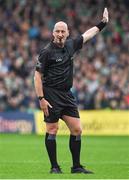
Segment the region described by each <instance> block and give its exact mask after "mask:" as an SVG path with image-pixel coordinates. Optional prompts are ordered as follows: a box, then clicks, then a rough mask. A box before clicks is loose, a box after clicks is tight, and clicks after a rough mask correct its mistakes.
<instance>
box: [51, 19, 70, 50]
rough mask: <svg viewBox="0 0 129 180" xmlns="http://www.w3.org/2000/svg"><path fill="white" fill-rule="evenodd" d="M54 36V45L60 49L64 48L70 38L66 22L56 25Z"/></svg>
mask: <svg viewBox="0 0 129 180" xmlns="http://www.w3.org/2000/svg"><path fill="white" fill-rule="evenodd" d="M53 36H54V43H56V44H57V45H58V46H60V47H63V46H64V43H65V41H66V39H67V37H68V36H69V31H68V27H67V24H66V23H64V22H58V23H56V24H55V26H54V30H53Z"/></svg>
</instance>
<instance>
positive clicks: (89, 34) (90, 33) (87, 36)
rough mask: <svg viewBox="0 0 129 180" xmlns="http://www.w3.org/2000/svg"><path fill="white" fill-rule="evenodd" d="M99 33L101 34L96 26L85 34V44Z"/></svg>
mask: <svg viewBox="0 0 129 180" xmlns="http://www.w3.org/2000/svg"><path fill="white" fill-rule="evenodd" d="M97 33H99V28H98V27H97V26H94V27H93V28H91V29H89V30H87V31H86V32H85V33H83V34H82V36H83V43H85V42H86V41H88V40H89V39H91V38H93V37H94V36H95V35H96V34H97Z"/></svg>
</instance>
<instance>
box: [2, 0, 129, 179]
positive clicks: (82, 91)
mask: <svg viewBox="0 0 129 180" xmlns="http://www.w3.org/2000/svg"><path fill="white" fill-rule="evenodd" d="M105 6H107V8H108V10H109V16H110V21H109V24H108V25H107V27H106V28H105V29H104V30H103V32H101V33H100V34H99V35H97V36H96V37H95V38H93V39H92V40H90V41H89V42H88V43H86V44H85V45H84V46H83V49H82V50H81V52H79V54H76V58H75V62H74V83H73V88H72V91H73V93H74V95H75V97H76V100H77V103H78V107H79V110H80V114H81V119H82V124H83V134H84V135H85V134H88V135H102V136H103V135H110V136H111V135H119V136H121V135H122V136H123V138H124V135H129V13H128V9H129V1H128V0H122V1H121V0H116V1H110V0H76V1H75V0H0V152H1V153H0V154H1V155H3V156H5V157H7V154H8V153H9V152H6V151H5V149H6V148H7V147H6V146H7V144H8V142H11V140H12V138H14V137H15V136H16V139H17V141H18V143H20V139H19V138H21V137H20V136H18V137H19V138H18V137H17V135H12V136H11V135H10V134H9V136H8V135H5V134H6V133H16V134H17V133H20V134H32V133H34V134H35V133H36V134H44V128H45V127H44V124H43V122H42V119H43V115H42V112H41V111H39V103H38V100H37V98H36V94H35V90H34V83H33V75H34V69H35V64H36V60H37V56H38V53H39V49H40V47H41V46H45V45H46V44H47V43H48V42H49V40H50V39H51V37H52V34H51V32H52V29H53V26H54V24H55V23H56V22H57V21H59V20H63V21H65V22H66V23H68V26H69V29H70V35H71V37H75V36H77V35H78V34H81V33H83V32H84V31H85V30H87V29H89V28H90V27H92V26H94V25H96V24H97V23H98V22H99V21H100V20H101V18H102V13H103V9H104V7H105ZM59 134H62V135H65V134H68V132H67V130H66V127H65V126H64V124H63V122H61V124H60V130H59ZM22 137H24V136H22ZM27 137H28V136H26V138H27ZM33 137H35V136H33V135H32V139H33ZM26 138H23V139H24V141H26ZM35 138H36V137H35ZM39 138H40V137H39ZM98 138H99V137H98ZM116 138H117V136H116ZM123 138H122V137H121V138H120V139H121V142H122V141H123V142H125V143H127V142H128V141H126V140H128V136H127V137H126V138H125V139H126V140H125V141H124V139H123ZM118 139H119V137H118ZM118 139H117V140H118ZM27 140H28V142H29V141H30V139H29V137H28V138H27ZM114 141H116V139H114ZM6 142H7V144H6ZM21 142H22V143H23V140H21ZM89 142H90V141H89ZM94 142H96V143H97V142H98V141H97V138H96V139H95V141H93V143H94ZM102 142H104V141H102ZM116 142H118V141H116ZM14 144H15V143H14ZM39 144H40V143H39ZM127 144H128V143H127ZM15 145H16V144H15ZM101 145H102V146H103V145H104V144H101ZM117 145H118V144H117ZM24 146H26V143H25V145H24ZM122 146H123V148H124V147H125V148H126V146H124V144H123V145H122ZM115 147H116V149H117V148H119V146H115ZM8 148H9V149H11V147H10V146H8ZM12 148H14V147H12ZM91 151H92V150H91ZM96 151H97V150H96ZM4 153H5V154H4ZM19 153H21V152H19ZM3 156H1V157H3ZM14 156H15V155H14ZM32 156H33V153H32ZM109 156H110V155H109ZM118 157H119V155H118ZM16 159H17V156H16ZM123 161H124V157H122V162H123ZM2 162H4V161H3V159H1V165H0V169H1V171H0V178H6V177H7V178H10V177H13V178H14V177H15V175H14V176H13V175H12V176H11V172H10V171H9V172H10V173H9V174H8V176H6V175H5V174H6V173H7V172H6V168H7V167H6V166H4V164H2ZM7 162H9V159H8V161H7ZM7 164H8V163H6V165H7ZM109 164H110V163H109ZM118 164H119V163H118ZM126 165H127V164H126ZM9 168H11V167H8V169H9ZM14 169H15V168H14ZM16 169H17V168H16ZM37 172H38V170H37ZM102 172H103V171H102ZM128 172H129V171H128ZM15 173H16V172H15ZM15 173H14V174H15ZM104 173H105V172H103V174H104ZM23 174H24V173H23ZM20 177H22V176H21V175H19V174H17V176H16V178H20ZM28 177H31V176H28ZM33 177H37V178H38V176H35V175H34V174H33V176H32V178H33ZM77 177H78V176H77ZM102 177H103V178H104V176H102ZM112 177H114V178H115V176H112ZM122 177H123V178H124V175H123V176H122ZM39 178H41V176H39ZM82 178H83V177H82ZM99 178H100V177H99ZM117 178H119V177H117ZM125 178H126V176H125Z"/></svg>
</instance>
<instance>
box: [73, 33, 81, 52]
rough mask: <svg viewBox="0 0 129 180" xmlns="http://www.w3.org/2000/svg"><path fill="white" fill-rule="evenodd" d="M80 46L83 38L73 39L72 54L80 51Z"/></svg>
mask: <svg viewBox="0 0 129 180" xmlns="http://www.w3.org/2000/svg"><path fill="white" fill-rule="evenodd" d="M82 45H83V36H78V37H77V38H76V39H73V48H74V52H76V51H78V50H79V49H81V48H82Z"/></svg>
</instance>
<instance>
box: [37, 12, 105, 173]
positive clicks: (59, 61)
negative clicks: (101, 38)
mask: <svg viewBox="0 0 129 180" xmlns="http://www.w3.org/2000/svg"><path fill="white" fill-rule="evenodd" d="M107 22H108V10H107V8H105V9H104V12H103V18H102V21H101V22H100V23H99V24H97V25H96V26H94V27H93V28H91V29H89V30H88V31H86V32H84V34H82V35H80V36H78V37H76V38H75V39H67V37H68V36H69V31H68V26H67V24H66V23H64V22H63V21H60V22H57V23H56V24H55V26H54V29H53V41H51V42H50V43H49V44H48V45H47V46H46V47H45V48H43V49H41V52H40V54H39V57H38V61H37V64H36V70H35V75H34V84H35V90H36V94H37V96H38V99H39V103H40V108H41V109H42V110H43V112H44V121H45V123H46V136H45V145H46V149H47V152H48V156H49V159H50V163H51V170H50V173H57V174H58V173H62V171H61V169H60V166H59V164H58V161H57V152H56V134H57V131H58V121H59V118H60V119H62V120H63V121H64V122H65V123H66V125H67V127H68V128H69V131H70V139H69V148H70V152H71V155H72V162H73V166H72V168H71V173H85V174H88V173H93V172H92V171H89V170H87V169H85V168H84V167H83V166H82V165H81V163H80V151H81V133H82V129H81V123H80V117H79V112H78V108H77V104H76V101H75V99H74V97H73V95H72V92H71V90H70V89H71V87H72V82H73V55H74V53H75V52H76V51H78V50H79V49H81V48H82V46H83V44H84V43H85V42H87V41H88V40H89V39H91V38H92V37H94V36H95V35H96V34H97V33H99V32H100V31H101V30H102V29H103V28H104V27H105V26H106V24H107Z"/></svg>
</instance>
